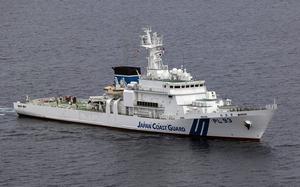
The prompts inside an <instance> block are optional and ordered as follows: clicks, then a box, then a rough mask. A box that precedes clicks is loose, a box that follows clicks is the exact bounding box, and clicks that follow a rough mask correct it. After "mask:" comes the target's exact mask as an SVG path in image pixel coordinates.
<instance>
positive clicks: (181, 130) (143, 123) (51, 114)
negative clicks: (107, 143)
mask: <svg viewBox="0 0 300 187" xmlns="http://www.w3.org/2000/svg"><path fill="white" fill-rule="evenodd" d="M14 109H15V110H16V112H17V113H18V114H19V115H27V116H33V117H39V118H47V119H53V120H61V121H68V122H77V123H83V124H90V125H99V126H106V127H114V128H120V129H129V130H137V131H146V132H155V133H169V134H179V135H189V136H199V137H221V138H237V139H249V140H260V139H261V137H262V135H263V133H264V132H265V130H266V128H267V125H268V124H269V122H270V120H271V118H272V115H273V111H274V110H272V109H264V110H254V111H242V112H228V113H222V117H221V116H220V113H219V114H218V113H213V114H207V116H202V117H200V116H198V117H197V116H189V117H187V118H188V119H187V118H185V119H173V120H167V119H154V118H143V117H139V116H136V115H133V116H128V115H120V114H114V113H101V112H96V111H95V112H94V111H84V110H76V109H67V108H59V107H51V106H44V105H36V104H32V103H20V102H16V103H14ZM247 120H248V121H251V123H252V125H251V127H250V128H247V127H246V126H245V121H247Z"/></svg>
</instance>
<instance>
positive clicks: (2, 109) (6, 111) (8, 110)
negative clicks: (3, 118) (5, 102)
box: [0, 107, 15, 115]
mask: <svg viewBox="0 0 300 187" xmlns="http://www.w3.org/2000/svg"><path fill="white" fill-rule="evenodd" d="M0 112H1V113H14V112H15V110H14V109H13V108H6V107H3V108H2V107H0ZM0 115H1V114H0Z"/></svg>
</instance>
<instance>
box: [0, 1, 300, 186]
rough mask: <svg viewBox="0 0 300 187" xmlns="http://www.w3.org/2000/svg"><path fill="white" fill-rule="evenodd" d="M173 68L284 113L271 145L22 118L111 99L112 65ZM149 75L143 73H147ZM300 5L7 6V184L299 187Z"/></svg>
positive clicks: (3, 51) (3, 32) (1, 33)
mask: <svg viewBox="0 0 300 187" xmlns="http://www.w3.org/2000/svg"><path fill="white" fill-rule="evenodd" d="M145 26H151V27H152V29H153V30H154V31H157V32H159V33H161V34H163V35H164V43H165V58H164V61H165V63H167V64H168V65H169V67H171V68H172V67H180V66H181V65H184V66H185V67H186V68H187V69H188V70H189V71H190V72H191V73H192V74H193V75H194V78H195V79H205V80H206V84H207V87H208V88H209V89H210V90H214V91H216V92H217V93H218V94H219V96H220V97H223V98H231V99H232V100H233V103H235V104H253V105H264V104H268V103H273V100H274V98H275V99H276V102H277V103H278V110H277V111H276V113H275V115H274V117H273V119H272V121H271V123H270V125H269V127H268V129H267V130H266V132H265V134H264V136H263V138H262V140H261V141H260V142H245V141H228V140H218V139H194V138H188V137H177V136H172V135H161V134H147V133H139V132H130V131H120V130H115V129H108V128H104V127H97V126H86V125H82V124H75V123H64V122H57V121H48V120H40V119H34V118H19V117H18V116H17V115H16V114H15V113H14V111H13V109H12V103H13V102H14V101H18V100H24V98H25V96H26V95H29V96H30V97H31V98H36V97H45V96H56V95H75V96H77V97H83V98H86V97H88V96H90V95H101V94H102V93H103V87H104V86H105V85H107V84H111V83H112V82H113V71H112V69H111V67H112V66H118V65H132V66H141V67H145V66H146V64H147V63H146V58H145V57H146V52H145V51H144V50H142V49H141V48H140V47H139V44H140V43H139V42H140V41H139V40H140V38H139V35H140V34H142V29H141V28H143V27H145ZM143 70H144V69H143ZM299 115H300V1H298V0H248V1H240V0H222V1H221V0H220V1H219V0H186V1H182V0H157V1H151V0H149V1H148V0H147V1H146V0H126V1H123V0H114V1H109V0H89V1H84V0H82V1H79V0H26V1H25V0H24V1H23V0H0V186H30V187H34V186H112V187H113V186H137V187H140V186H187V187H191V186H299V182H300V124H299V121H300V117H299Z"/></svg>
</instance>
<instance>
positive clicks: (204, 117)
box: [14, 28, 277, 140]
mask: <svg viewBox="0 0 300 187" xmlns="http://www.w3.org/2000/svg"><path fill="white" fill-rule="evenodd" d="M141 46H142V47H144V48H145V49H147V51H148V57H147V64H148V65H147V68H146V73H145V74H142V73H141V69H140V68H139V67H131V66H119V67H113V70H114V73H115V75H114V84H112V85H109V86H107V87H105V88H104V90H105V93H104V94H103V95H101V96H91V97H90V98H88V99H78V98H76V97H72V96H64V97H52V98H42V99H33V100H31V99H29V98H27V100H26V101H25V102H16V103H14V108H15V110H16V111H17V113H18V114H20V115H29V116H35V117H42V118H50V119H56V120H63V121H73V122H80V123H86V124H93V125H101V126H109V127H116V128H123V129H130V130H140V131H151V132H160V133H172V134H181V135H191V136H209V137H225V138H239V139H254V140H259V139H260V138H261V137H262V135H263V133H264V131H265V129H266V128H267V125H268V123H269V122H270V120H271V117H272V115H273V112H274V110H275V109H276V108H277V105H276V104H275V103H274V104H271V105H266V106H265V107H260V108H253V107H241V106H235V105H233V104H232V102H231V100H230V99H225V100H223V99H219V98H217V94H216V92H215V91H209V90H207V88H206V85H205V81H204V80H194V79H193V77H192V76H191V74H190V73H188V72H187V70H186V69H185V68H183V67H181V68H173V69H169V68H168V65H165V64H164V63H163V59H162V57H163V55H164V48H163V38H162V36H161V35H159V34H157V33H156V32H154V33H152V31H151V29H150V28H145V29H144V34H143V35H142V36H141Z"/></svg>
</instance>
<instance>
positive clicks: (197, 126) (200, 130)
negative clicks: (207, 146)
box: [189, 118, 209, 136]
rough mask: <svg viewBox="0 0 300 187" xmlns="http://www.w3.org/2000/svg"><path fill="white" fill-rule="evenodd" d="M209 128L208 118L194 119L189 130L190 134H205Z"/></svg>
mask: <svg viewBox="0 0 300 187" xmlns="http://www.w3.org/2000/svg"><path fill="white" fill-rule="evenodd" d="M208 128H209V119H208V118H205V119H194V120H193V124H192V127H191V130H190V133H189V134H190V135H192V136H207V132H208Z"/></svg>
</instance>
